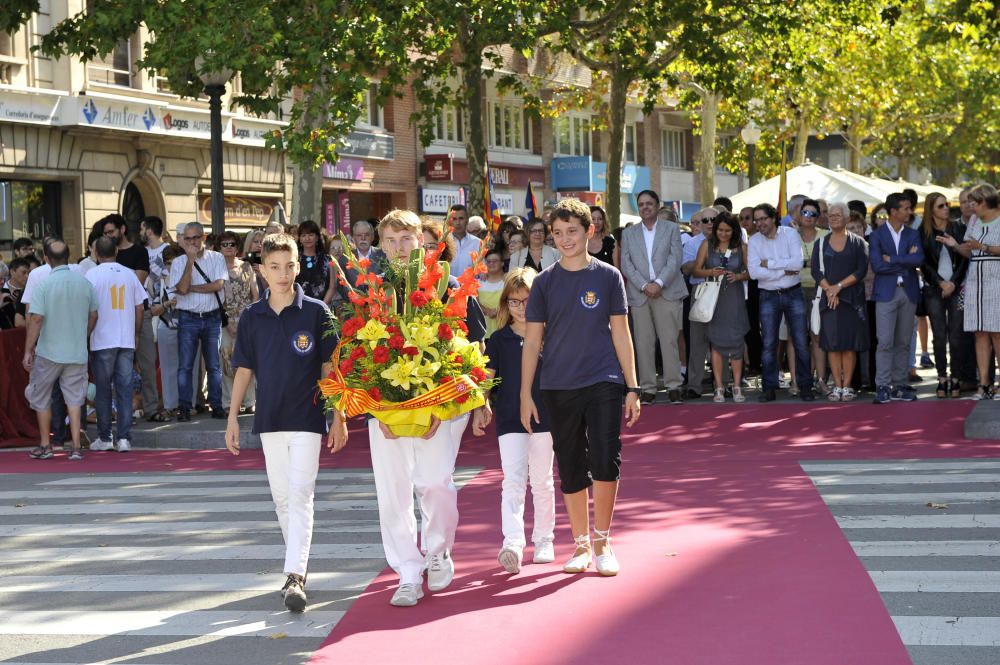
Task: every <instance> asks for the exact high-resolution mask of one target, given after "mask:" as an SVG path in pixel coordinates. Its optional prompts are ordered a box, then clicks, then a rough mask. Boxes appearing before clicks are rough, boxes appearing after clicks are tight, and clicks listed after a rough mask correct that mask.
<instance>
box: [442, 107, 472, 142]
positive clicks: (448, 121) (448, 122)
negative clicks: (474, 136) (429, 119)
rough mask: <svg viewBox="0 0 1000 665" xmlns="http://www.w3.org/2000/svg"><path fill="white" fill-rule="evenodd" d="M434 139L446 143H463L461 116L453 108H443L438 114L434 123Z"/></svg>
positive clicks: (463, 133) (463, 134)
mask: <svg viewBox="0 0 1000 665" xmlns="http://www.w3.org/2000/svg"><path fill="white" fill-rule="evenodd" d="M434 139H435V140H437V141H446V142H448V143H462V142H463V141H465V132H464V127H463V126H462V114H461V113H459V112H458V110H457V109H456V108H455V107H454V106H448V107H446V108H443V109H441V112H440V113H438V115H437V120H436V122H435V123H434Z"/></svg>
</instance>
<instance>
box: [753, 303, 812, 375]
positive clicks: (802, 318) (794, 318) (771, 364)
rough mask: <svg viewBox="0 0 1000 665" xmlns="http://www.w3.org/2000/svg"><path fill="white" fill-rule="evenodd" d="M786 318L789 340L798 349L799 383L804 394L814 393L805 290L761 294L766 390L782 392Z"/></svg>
mask: <svg viewBox="0 0 1000 665" xmlns="http://www.w3.org/2000/svg"><path fill="white" fill-rule="evenodd" d="M782 314H783V315H784V316H785V326H786V327H787V328H788V338H789V339H790V340H791V342H792V345H793V346H794V347H795V383H796V384H797V385H798V387H799V390H800V391H802V392H803V393H805V392H808V391H810V390H812V369H811V361H810V357H809V336H808V335H807V334H806V303H805V300H804V299H803V297H802V289H801V288H800V287H793V288H791V289H788V290H787V291H766V290H764V289H761V290H760V329H761V337H762V338H763V347H764V348H763V349H762V351H761V364H762V365H763V379H764V389H765V390H777V389H778V327H779V326H780V325H781V316H782Z"/></svg>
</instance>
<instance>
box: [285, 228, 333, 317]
mask: <svg viewBox="0 0 1000 665" xmlns="http://www.w3.org/2000/svg"><path fill="white" fill-rule="evenodd" d="M333 278H334V275H333V274H332V272H331V270H330V257H329V255H327V253H326V243H325V242H324V241H323V234H321V233H320V232H319V226H318V225H317V224H316V222H314V221H312V220H306V221H304V222H302V223H301V224H299V275H298V277H296V278H295V281H296V283H297V284H299V285H300V286H302V291H303V292H305V294H306V295H307V296H309V297H310V298H315V299H316V300H322V301H323V302H325V303H326V304H327V305H329V304H330V303H331V302H332V301H333V291H334V286H335V283H334V279H333Z"/></svg>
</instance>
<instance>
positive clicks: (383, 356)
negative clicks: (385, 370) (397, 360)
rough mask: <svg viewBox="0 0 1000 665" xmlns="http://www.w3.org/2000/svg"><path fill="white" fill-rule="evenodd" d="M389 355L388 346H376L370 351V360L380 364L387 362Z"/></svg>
mask: <svg viewBox="0 0 1000 665" xmlns="http://www.w3.org/2000/svg"><path fill="white" fill-rule="evenodd" d="M391 355H392V354H391V353H390V352H389V349H388V348H386V347H384V346H376V347H375V350H374V351H372V360H374V361H375V362H377V363H378V364H380V365H381V364H383V363H387V362H389V357H390V356H391Z"/></svg>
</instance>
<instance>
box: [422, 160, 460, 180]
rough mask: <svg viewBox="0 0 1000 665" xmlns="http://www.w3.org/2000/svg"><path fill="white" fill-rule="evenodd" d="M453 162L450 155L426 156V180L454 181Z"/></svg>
mask: <svg viewBox="0 0 1000 665" xmlns="http://www.w3.org/2000/svg"><path fill="white" fill-rule="evenodd" d="M454 161H455V160H454V158H453V157H452V156H451V155H426V156H425V157H424V172H425V176H426V177H427V179H428V180H454V179H455V178H454Z"/></svg>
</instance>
